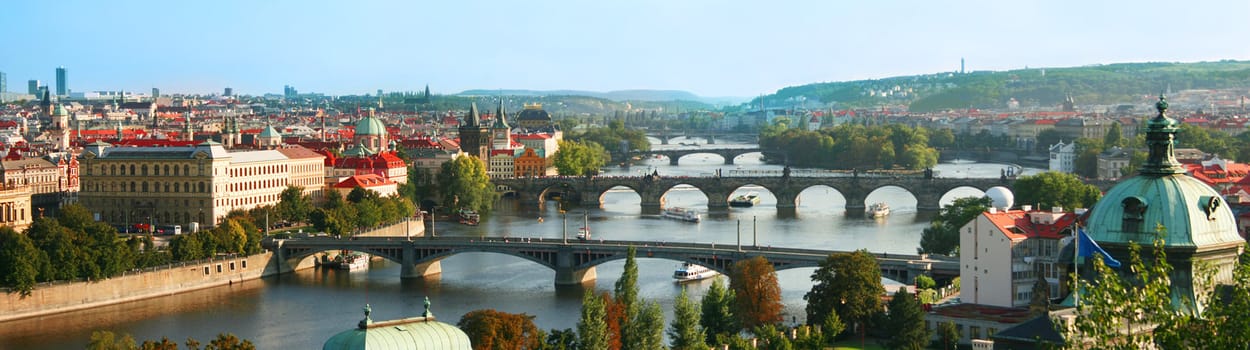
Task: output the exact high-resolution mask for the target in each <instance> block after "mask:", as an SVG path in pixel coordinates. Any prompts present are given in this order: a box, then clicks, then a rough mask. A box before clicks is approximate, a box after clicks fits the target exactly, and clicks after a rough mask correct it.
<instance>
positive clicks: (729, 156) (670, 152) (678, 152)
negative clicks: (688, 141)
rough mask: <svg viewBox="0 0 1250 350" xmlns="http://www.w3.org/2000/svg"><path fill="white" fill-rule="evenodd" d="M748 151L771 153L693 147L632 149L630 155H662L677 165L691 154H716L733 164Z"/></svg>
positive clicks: (727, 162)
mask: <svg viewBox="0 0 1250 350" xmlns="http://www.w3.org/2000/svg"><path fill="white" fill-rule="evenodd" d="M748 153H770V151H765V150H763V149H760V148H754V147H752V148H692V149H653V150H650V151H630V152H629V155H630V156H644V157H645V156H651V155H661V156H665V157H668V164H669V165H677V160H678V159H681V157H685V156H688V155H691V154H715V155H719V156H721V158H724V159H725V164H733V163H734V158H737V157H738V156H741V155H743V154H748Z"/></svg>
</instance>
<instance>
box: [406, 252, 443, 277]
mask: <svg viewBox="0 0 1250 350" xmlns="http://www.w3.org/2000/svg"><path fill="white" fill-rule="evenodd" d="M405 260H407V257H406V256H405ZM442 274H443V263H442V262H440V261H438V260H434V261H429V262H424V263H420V264H404V266H402V267H400V268H399V278H426V277H432V276H438V275H442Z"/></svg>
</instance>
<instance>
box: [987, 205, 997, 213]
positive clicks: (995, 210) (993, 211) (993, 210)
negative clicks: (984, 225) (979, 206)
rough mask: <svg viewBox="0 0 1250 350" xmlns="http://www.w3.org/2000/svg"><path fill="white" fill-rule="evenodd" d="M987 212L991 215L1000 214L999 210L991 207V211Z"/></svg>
mask: <svg viewBox="0 0 1250 350" xmlns="http://www.w3.org/2000/svg"><path fill="white" fill-rule="evenodd" d="M987 211H988V212H989V213H990V214H998V208H995V207H990V209H989V210H987Z"/></svg>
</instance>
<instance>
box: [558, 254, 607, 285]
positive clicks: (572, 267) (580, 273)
mask: <svg viewBox="0 0 1250 350" xmlns="http://www.w3.org/2000/svg"><path fill="white" fill-rule="evenodd" d="M596 278H598V274H597V273H596V272H595V267H594V266H591V267H586V268H580V269H579V268H577V262H576V261H574V259H573V247H570V246H568V245H564V246H561V247H560V249H559V251H558V252H557V253H556V285H557V286H576V285H582V284H583V283H585V282H590V281H594V280H595V279H596Z"/></svg>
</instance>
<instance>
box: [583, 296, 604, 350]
mask: <svg viewBox="0 0 1250 350" xmlns="http://www.w3.org/2000/svg"><path fill="white" fill-rule="evenodd" d="M606 316H607V312H606V311H605V310H604V305H603V299H601V298H599V297H598V296H596V295H595V293H594V291H586V294H585V295H583V296H582V317H581V319H580V320H578V321H577V339H578V344H580V345H581V348H580V349H581V350H607V349H608V329H607V328H608V325H607V322H605V318H606Z"/></svg>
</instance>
